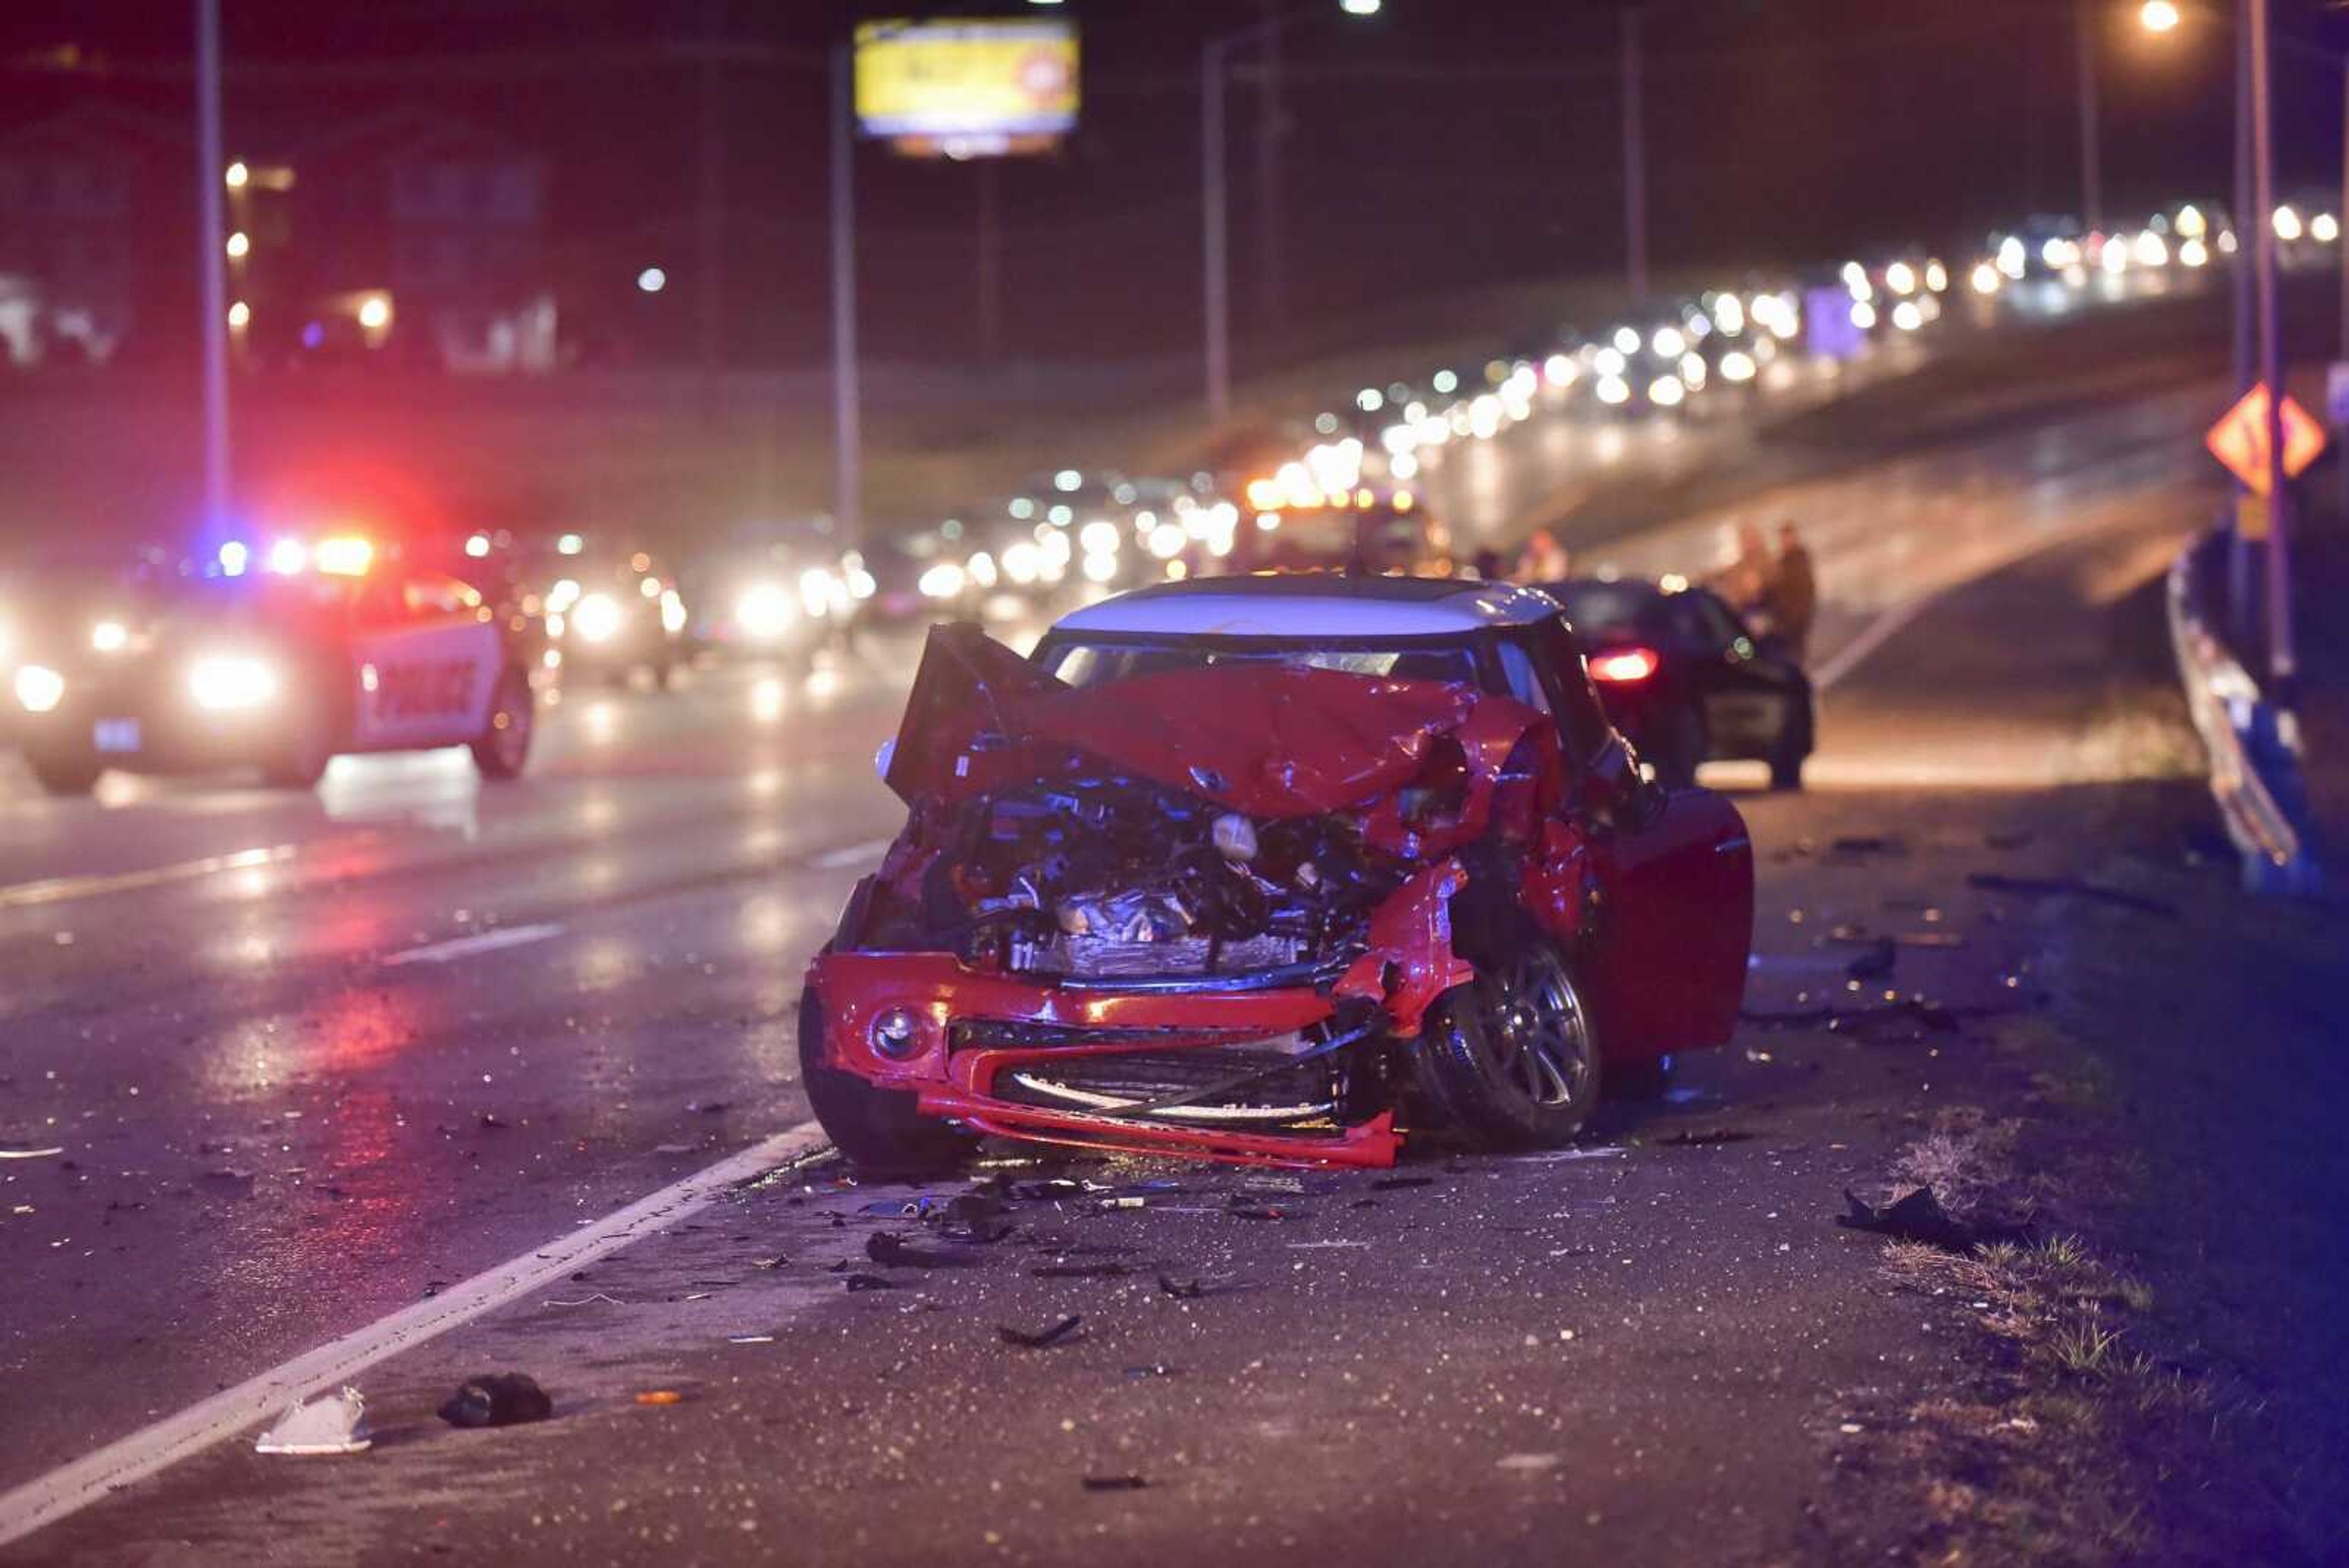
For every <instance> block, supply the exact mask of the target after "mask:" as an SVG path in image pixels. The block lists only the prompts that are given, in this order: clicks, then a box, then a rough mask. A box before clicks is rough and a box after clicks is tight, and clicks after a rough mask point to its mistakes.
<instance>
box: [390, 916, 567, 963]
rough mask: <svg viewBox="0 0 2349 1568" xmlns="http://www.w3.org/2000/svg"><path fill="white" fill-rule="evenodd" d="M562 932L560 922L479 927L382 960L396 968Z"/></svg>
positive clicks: (442, 960) (448, 959) (469, 954)
mask: <svg viewBox="0 0 2349 1568" xmlns="http://www.w3.org/2000/svg"><path fill="white" fill-rule="evenodd" d="M562 934H563V928H562V927H561V926H560V925H543V926H503V927H501V928H499V929H496V930H494V931H482V932H481V933H480V934H479V935H477V936H471V937H451V938H450V939H449V940H447V941H445V942H427V943H425V944H424V945H423V946H422V947H420V948H409V949H408V950H405V951H403V952H396V953H394V954H392V955H391V956H390V957H389V958H388V959H386V960H384V961H383V966H384V968H386V969H397V968H398V967H399V966H400V965H401V964H404V963H449V962H451V961H454V960H457V959H461V958H471V957H472V956H473V955H474V954H475V953H493V952H496V951H497V950H499V949H501V948H520V947H527V946H529V945H530V944H531V943H533V942H543V941H544V940H546V939H547V938H549V937H559V936H561V935H562Z"/></svg>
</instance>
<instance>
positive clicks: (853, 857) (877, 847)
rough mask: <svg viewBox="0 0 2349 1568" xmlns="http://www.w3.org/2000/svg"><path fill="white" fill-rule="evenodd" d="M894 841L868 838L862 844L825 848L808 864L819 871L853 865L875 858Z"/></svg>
mask: <svg viewBox="0 0 2349 1568" xmlns="http://www.w3.org/2000/svg"><path fill="white" fill-rule="evenodd" d="M895 842H896V840H895V839H894V838H874V839H868V840H866V841H865V842H864V843H863V844H852V845H849V846H847V847H846V848H843V849H833V850H827V851H826V852H825V853H823V854H822V855H819V856H817V857H815V858H814V859H813V860H811V861H809V862H808V864H809V865H811V866H813V867H816V869H818V870H820V871H837V870H839V869H840V868H841V867H843V866H855V865H859V864H862V863H863V862H864V861H867V860H877V859H879V858H880V857H882V856H883V855H884V854H885V853H886V852H887V850H888V848H889V846H891V845H892V844H895Z"/></svg>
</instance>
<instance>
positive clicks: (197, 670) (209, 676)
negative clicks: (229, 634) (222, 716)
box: [188, 655, 277, 711]
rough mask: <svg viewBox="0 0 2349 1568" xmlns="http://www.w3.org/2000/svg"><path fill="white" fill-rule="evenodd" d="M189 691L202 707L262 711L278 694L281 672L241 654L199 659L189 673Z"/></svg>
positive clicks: (216, 709)
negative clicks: (262, 706)
mask: <svg viewBox="0 0 2349 1568" xmlns="http://www.w3.org/2000/svg"><path fill="white" fill-rule="evenodd" d="M188 691H190V693H191V694H192V695H193V696H194V698H195V700H196V706H197V707H199V708H209V709H212V711H222V710H224V709H231V708H258V707H260V706H261V705H262V704H263V703H264V702H267V701H271V700H272V699H273V698H274V697H275V696H276V695H277V671H276V670H273V669H271V668H270V666H269V663H268V661H267V660H265V659H253V658H248V657H244V656H241V655H229V656H223V657H216V658H212V659H197V660H196V662H195V663H194V665H192V666H191V668H190V669H189V670H188Z"/></svg>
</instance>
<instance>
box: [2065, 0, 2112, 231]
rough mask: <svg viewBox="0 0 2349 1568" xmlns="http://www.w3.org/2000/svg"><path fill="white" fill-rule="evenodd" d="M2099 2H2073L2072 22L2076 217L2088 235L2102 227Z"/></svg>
mask: <svg viewBox="0 0 2349 1568" xmlns="http://www.w3.org/2000/svg"><path fill="white" fill-rule="evenodd" d="M2100 8H2101V7H2100V5H2099V0H2073V5H2072V20H2073V26H2074V28H2075V32H2076V34H2077V36H2078V43H2079V48H2078V53H2079V67H2080V209H2081V211H2080V217H2081V219H2082V221H2084V222H2085V223H2086V224H2087V226H2088V232H2089V233H2090V234H2101V233H2102V232H2103V231H2104V227H2105V171H2104V149H2103V148H2102V147H2101V146H2100V145H2099V143H2098V138H2097V122H2096V18H2097V13H2098V11H2099V10H2100Z"/></svg>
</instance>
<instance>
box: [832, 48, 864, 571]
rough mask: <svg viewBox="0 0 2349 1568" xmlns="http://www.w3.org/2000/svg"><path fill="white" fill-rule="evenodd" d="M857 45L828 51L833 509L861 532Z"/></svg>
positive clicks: (845, 538)
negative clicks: (858, 356)
mask: <svg viewBox="0 0 2349 1568" xmlns="http://www.w3.org/2000/svg"><path fill="white" fill-rule="evenodd" d="M855 153H856V46H855V45H854V44H853V43H843V44H835V45H834V46H833V51H832V515H833V524H834V525H835V526H837V527H838V529H839V530H840V542H841V543H842V544H843V545H847V546H850V547H854V546H855V545H860V544H862V543H863V542H864V431H863V426H862V420H863V404H862V401H861V399H860V397H859V389H858V386H857V380H856V158H855Z"/></svg>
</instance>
